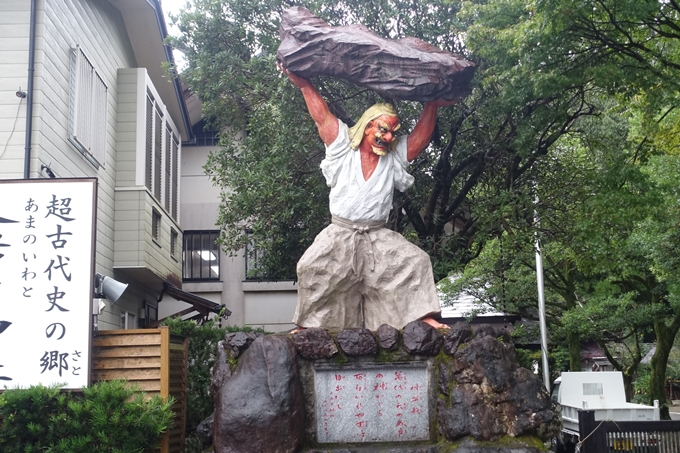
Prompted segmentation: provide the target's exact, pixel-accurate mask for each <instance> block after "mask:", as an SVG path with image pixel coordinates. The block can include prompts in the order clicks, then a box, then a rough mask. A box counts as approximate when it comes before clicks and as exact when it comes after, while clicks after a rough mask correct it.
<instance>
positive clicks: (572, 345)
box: [567, 332, 581, 371]
mask: <svg viewBox="0 0 680 453" xmlns="http://www.w3.org/2000/svg"><path fill="white" fill-rule="evenodd" d="M567 348H568V349H569V371H581V337H580V336H579V335H578V334H577V333H572V332H570V333H568V334H567Z"/></svg>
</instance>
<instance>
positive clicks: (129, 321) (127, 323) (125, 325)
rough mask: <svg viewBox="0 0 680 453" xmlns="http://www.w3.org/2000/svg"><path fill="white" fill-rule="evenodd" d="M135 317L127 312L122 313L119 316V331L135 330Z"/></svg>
mask: <svg viewBox="0 0 680 453" xmlns="http://www.w3.org/2000/svg"><path fill="white" fill-rule="evenodd" d="M136 318H137V317H136V316H135V315H134V313H130V312H129V311H124V312H122V313H121V314H120V328H121V329H125V330H127V329H136V328H137V323H136Z"/></svg>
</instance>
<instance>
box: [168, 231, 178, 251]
mask: <svg viewBox="0 0 680 453" xmlns="http://www.w3.org/2000/svg"><path fill="white" fill-rule="evenodd" d="M178 236H179V234H178V233H177V231H175V229H174V228H170V256H171V257H173V258H175V257H176V256H177V255H176V254H177V238H178Z"/></svg>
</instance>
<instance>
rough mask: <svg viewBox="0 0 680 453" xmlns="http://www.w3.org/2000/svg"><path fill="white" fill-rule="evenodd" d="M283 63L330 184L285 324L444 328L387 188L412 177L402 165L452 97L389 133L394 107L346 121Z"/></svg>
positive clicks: (426, 273) (428, 268)
mask: <svg viewBox="0 0 680 453" xmlns="http://www.w3.org/2000/svg"><path fill="white" fill-rule="evenodd" d="M281 70H282V71H283V72H284V73H285V74H286V75H287V76H288V77H289V79H290V80H291V81H292V82H293V83H294V84H295V85H296V86H298V87H299V88H300V90H301V91H302V95H303V96H304V99H305V102H306V104H307V109H308V110H309V114H310V115H311V117H312V119H313V120H314V122H315V123H316V126H317V128H318V130H319V135H320V136H321V140H322V141H323V142H324V144H325V145H326V156H325V158H324V159H323V161H322V162H321V170H322V172H323V175H324V177H325V178H326V182H327V184H328V186H329V187H330V188H331V192H330V211H331V214H332V223H331V225H329V226H328V227H327V228H326V229H324V230H323V231H322V232H321V233H319V235H318V236H317V237H316V239H315V240H314V243H313V244H312V245H311V247H309V249H307V251H306V252H305V253H304V255H303V256H302V258H301V259H300V261H299V262H298V264H297V275H298V302H297V307H296V309H295V315H294V318H293V322H294V323H295V324H296V325H298V326H299V327H301V328H308V327H320V328H324V329H328V330H342V329H344V328H355V327H365V328H367V329H369V330H377V328H378V327H379V326H380V325H381V324H388V325H391V326H393V327H396V328H398V329H401V328H403V327H404V326H405V325H406V324H408V323H409V322H411V321H415V320H418V319H422V320H423V321H425V322H428V323H429V324H431V325H433V326H434V327H438V328H439V327H446V326H444V325H443V324H440V323H439V322H437V321H435V320H434V318H433V316H438V315H439V314H440V312H441V308H440V306H439V298H438V297H437V292H436V290H435V286H434V278H433V275H432V264H431V263H430V258H429V256H428V255H427V253H425V252H424V251H422V250H421V249H420V248H418V247H417V246H415V245H413V244H411V243H410V242H408V241H407V240H406V239H404V237H403V236H401V235H400V234H399V233H395V232H394V231H391V230H389V229H387V228H385V222H386V221H387V219H388V217H389V213H390V210H391V209H392V196H393V191H394V189H395V188H396V189H397V190H399V191H402V192H403V191H405V190H406V189H408V188H409V187H411V185H412V184H413V180H414V178H413V176H411V175H410V174H408V172H407V168H408V165H409V162H411V161H413V160H414V159H415V158H416V157H418V155H419V154H420V153H421V152H422V151H423V150H424V149H425V148H426V147H427V145H428V144H429V142H430V138H431V136H432V132H433V130H434V126H435V122H436V118H437V108H438V107H440V106H446V105H451V104H453V103H454V102H455V101H433V102H428V103H426V104H425V108H424V110H423V112H422V114H421V116H420V119H419V120H418V123H417V124H416V126H415V127H414V128H413V132H412V133H411V134H410V135H409V136H407V137H398V138H397V137H396V133H397V131H398V130H399V128H400V124H399V117H398V116H397V112H396V110H395V109H394V107H393V106H391V105H389V104H376V105H374V106H373V107H371V108H369V109H368V110H367V111H366V112H365V113H364V114H363V116H362V117H361V118H360V119H359V121H358V122H357V123H356V125H355V126H353V127H351V128H348V127H347V125H345V124H344V123H343V122H342V121H340V120H339V119H338V118H336V117H335V116H334V115H333V114H332V113H331V112H330V110H329V108H328V105H327V104H326V102H325V101H324V99H323V98H322V97H321V95H320V94H319V92H318V91H317V90H316V89H315V88H314V86H313V85H312V84H311V83H310V81H309V80H307V79H304V78H302V77H300V76H297V75H295V74H294V73H292V72H290V71H287V70H286V69H285V68H283V67H282V68H281Z"/></svg>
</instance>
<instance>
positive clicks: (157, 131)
mask: <svg viewBox="0 0 680 453" xmlns="http://www.w3.org/2000/svg"><path fill="white" fill-rule="evenodd" d="M145 163H146V173H145V177H144V183H145V185H146V187H147V188H148V189H149V191H151V193H152V194H153V197H154V198H155V199H156V201H158V202H159V203H160V204H161V205H162V206H163V207H164V208H165V210H166V211H167V212H168V214H170V216H171V217H172V218H173V219H175V220H177V205H178V198H179V139H178V138H177V134H176V133H175V132H174V131H173V129H172V127H171V126H170V123H169V122H168V121H167V119H166V118H165V116H164V115H163V105H162V104H160V103H159V101H158V99H156V98H155V97H154V95H153V94H152V93H151V91H149V90H147V93H146V149H145Z"/></svg>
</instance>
